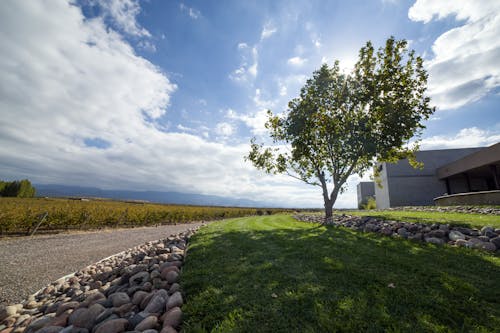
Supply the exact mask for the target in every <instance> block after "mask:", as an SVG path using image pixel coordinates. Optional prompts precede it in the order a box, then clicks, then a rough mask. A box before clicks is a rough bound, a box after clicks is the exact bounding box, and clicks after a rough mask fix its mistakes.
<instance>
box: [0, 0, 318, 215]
mask: <svg viewBox="0 0 500 333" xmlns="http://www.w3.org/2000/svg"><path fill="white" fill-rule="evenodd" d="M47 13H51V15H47ZM54 17H57V18H58V19H57V20H55V19H54ZM0 38H1V40H2V43H0V72H1V73H2V75H1V76H0V160H1V161H2V162H1V163H0V174H1V175H2V177H4V178H6V179H19V178H25V177H26V178H29V179H31V180H32V181H33V182H35V183H59V184H61V183H62V184H67V185H85V186H97V187H101V188H106V189H110V188H113V189H136V190H171V191H181V192H192V193H200V194H213V195H223V196H231V197H246V198H249V199H256V200H260V201H268V202H269V203H270V204H281V205H286V206H303V205H308V206H316V207H317V206H321V195H320V193H318V192H317V191H316V190H315V189H314V188H311V187H308V186H306V187H304V186H302V185H300V183H298V182H296V181H293V180H291V179H288V178H286V177H285V178H280V177H273V176H267V175H265V174H263V173H261V172H259V171H258V170H256V169H255V168H254V167H253V166H251V165H250V164H249V163H247V162H245V161H244V159H243V156H244V155H245V154H247V153H248V151H249V145H248V144H239V145H227V144H223V143H217V142H208V141H206V140H205V139H203V137H207V138H208V137H209V134H208V130H207V129H206V128H202V127H200V128H198V129H196V130H195V132H194V133H195V134H199V136H197V135H194V134H189V133H174V132H170V133H167V132H165V131H164V130H161V129H160V125H159V123H158V121H159V118H160V117H161V116H162V115H164V114H165V112H166V108H167V106H168V103H169V100H170V96H171V94H173V93H174V91H175V90H176V86H175V85H174V84H172V83H171V82H170V81H169V79H168V77H166V76H165V74H163V73H162V72H161V71H160V70H159V69H158V68H157V67H155V66H154V65H153V64H151V63H150V62H148V61H147V60H146V59H144V58H141V57H139V56H137V55H136V54H135V53H134V50H133V48H132V47H131V46H130V45H129V44H127V43H126V41H125V39H124V38H123V37H122V36H121V35H119V34H118V33H116V32H115V31H113V30H110V29H108V27H106V25H105V24H104V23H103V20H102V19H99V18H97V19H91V20H86V19H85V18H84V16H83V15H82V13H81V10H80V8H79V7H77V6H75V5H72V4H70V3H69V2H64V1H61V0H54V1H45V2H43V3H42V2H38V1H17V0H12V1H7V0H5V1H1V2H0ZM145 114H146V115H147V118H148V119H150V120H149V121H148V120H146V119H145V117H144V115H145ZM151 119H153V122H151ZM259 123H261V122H260V121H259ZM220 128H221V133H225V134H229V131H231V130H229V129H228V128H229V127H227V126H221V127H220ZM178 129H185V130H189V128H188V127H185V126H183V125H180V126H178ZM233 130H234V129H233ZM89 139H93V140H94V141H95V140H97V139H98V140H102V141H103V142H107V143H109V145H108V146H107V147H102V149H99V148H96V147H87V146H86V145H85V140H87V141H88V140H89ZM283 198H286V200H285V199H283Z"/></svg>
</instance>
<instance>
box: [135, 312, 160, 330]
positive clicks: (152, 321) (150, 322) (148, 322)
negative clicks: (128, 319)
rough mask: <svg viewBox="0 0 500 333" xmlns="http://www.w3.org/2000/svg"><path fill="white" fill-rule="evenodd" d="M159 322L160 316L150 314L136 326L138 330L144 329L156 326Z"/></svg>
mask: <svg viewBox="0 0 500 333" xmlns="http://www.w3.org/2000/svg"><path fill="white" fill-rule="evenodd" d="M157 324H158V318H156V316H148V317H146V318H144V320H143V321H141V322H140V323H139V324H137V326H136V327H135V330H136V331H144V330H147V329H151V328H155V327H156V325H157Z"/></svg>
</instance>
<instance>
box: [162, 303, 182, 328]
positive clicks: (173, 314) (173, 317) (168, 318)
mask: <svg viewBox="0 0 500 333" xmlns="http://www.w3.org/2000/svg"><path fill="white" fill-rule="evenodd" d="M161 319H162V320H163V326H164V327H165V326H172V327H179V326H180V324H181V323H182V310H181V308H179V307H178V306H176V307H173V308H171V309H170V310H168V311H167V312H165V314H164V315H163V316H162V317H161Z"/></svg>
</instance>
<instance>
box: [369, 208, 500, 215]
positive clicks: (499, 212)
mask: <svg viewBox="0 0 500 333" xmlns="http://www.w3.org/2000/svg"><path fill="white" fill-rule="evenodd" d="M387 210H389V211H392V210H404V211H415V212H440V213H469V214H471V213H472V214H484V215H500V208H496V207H478V206H401V207H392V208H386V209H375V211H376V212H383V211H387Z"/></svg>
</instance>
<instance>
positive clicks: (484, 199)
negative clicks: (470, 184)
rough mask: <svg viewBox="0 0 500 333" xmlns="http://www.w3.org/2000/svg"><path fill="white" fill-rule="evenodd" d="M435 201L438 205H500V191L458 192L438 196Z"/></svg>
mask: <svg viewBox="0 0 500 333" xmlns="http://www.w3.org/2000/svg"><path fill="white" fill-rule="evenodd" d="M434 201H435V203H436V205H438V206H453V205H500V191H498V190H497V191H486V192H473V193H472V192H471V193H458V194H452V195H445V196H442V197H438V198H436V199H435V200H434Z"/></svg>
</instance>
